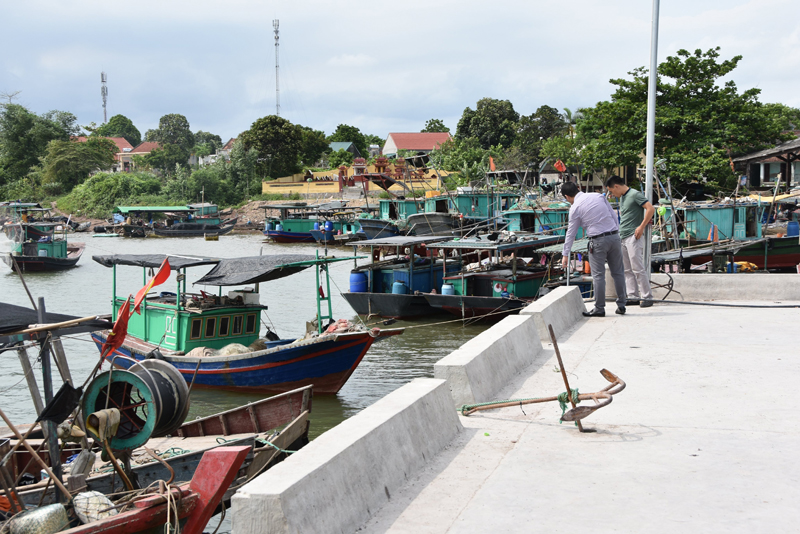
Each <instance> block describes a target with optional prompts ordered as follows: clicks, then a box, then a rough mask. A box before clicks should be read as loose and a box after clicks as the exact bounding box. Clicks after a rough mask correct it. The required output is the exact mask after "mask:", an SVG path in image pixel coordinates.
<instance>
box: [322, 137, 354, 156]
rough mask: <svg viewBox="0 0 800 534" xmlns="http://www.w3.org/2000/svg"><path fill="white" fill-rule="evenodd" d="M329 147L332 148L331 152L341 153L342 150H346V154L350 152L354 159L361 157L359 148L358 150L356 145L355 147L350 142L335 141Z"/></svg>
mask: <svg viewBox="0 0 800 534" xmlns="http://www.w3.org/2000/svg"><path fill="white" fill-rule="evenodd" d="M328 146H329V147H331V152H339V151H340V150H344V151H346V152H350V153H351V154H352V155H353V157H354V158H360V157H361V152H359V150H358V148H356V145H354V144H353V143H351V142H350V141H345V142H340V141H334V142H333V143H330V144H329V145H328Z"/></svg>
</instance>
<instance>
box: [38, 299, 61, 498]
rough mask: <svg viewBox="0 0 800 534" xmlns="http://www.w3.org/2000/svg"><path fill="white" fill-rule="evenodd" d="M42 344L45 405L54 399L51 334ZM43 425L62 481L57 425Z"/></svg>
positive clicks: (41, 309) (43, 316) (43, 319)
mask: <svg viewBox="0 0 800 534" xmlns="http://www.w3.org/2000/svg"><path fill="white" fill-rule="evenodd" d="M37 312H38V316H39V324H45V323H47V311H46V308H45V305H44V297H39V306H38V309H37ZM39 343H40V344H41V346H42V353H41V354H42V383H43V386H44V402H45V406H47V404H49V403H50V401H51V400H53V374H52V371H51V368H50V346H49V345H50V335H48V336H47V337H46V338H45V340H44V341H40V342H39ZM42 427H43V428H46V429H47V453H48V456H49V457H50V465H51V466H52V468H53V473H54V474H55V476H56V477H57V480H56V482H57V483H60V482H61V448H60V447H59V445H58V434H57V433H56V425H55V423H53V422H52V421H42Z"/></svg>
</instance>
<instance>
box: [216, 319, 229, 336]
mask: <svg viewBox="0 0 800 534" xmlns="http://www.w3.org/2000/svg"><path fill="white" fill-rule="evenodd" d="M230 328H231V318H230V317H220V318H219V335H220V336H227V335H228V333H229V332H228V331H229V330H230Z"/></svg>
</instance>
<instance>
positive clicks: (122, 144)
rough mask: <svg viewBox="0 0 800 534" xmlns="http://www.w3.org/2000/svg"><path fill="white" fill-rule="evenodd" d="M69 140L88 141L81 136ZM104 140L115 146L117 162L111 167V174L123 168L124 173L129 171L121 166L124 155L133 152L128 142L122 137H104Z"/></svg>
mask: <svg viewBox="0 0 800 534" xmlns="http://www.w3.org/2000/svg"><path fill="white" fill-rule="evenodd" d="M70 139H71V140H72V141H75V142H76V143H85V142H86V141H88V140H89V138H88V137H86V136H83V135H81V136H78V137H71V138H70ZM106 139H111V140H112V141H114V144H115V145H117V155H116V156H115V157H116V160H117V162H116V163H115V164H114V165H113V167H112V168H111V169H110V171H111V172H119V171H120V170H122V169H123V168H124V169H125V170H126V171H127V170H129V169H127V168H125V165H124V164H123V157H124V156H125V155H126V154H129V153H130V152H131V151H132V150H133V145H131V144H130V143H129V142H128V140H127V139H125V138H124V137H106Z"/></svg>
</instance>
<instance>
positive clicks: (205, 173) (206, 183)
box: [188, 166, 231, 204]
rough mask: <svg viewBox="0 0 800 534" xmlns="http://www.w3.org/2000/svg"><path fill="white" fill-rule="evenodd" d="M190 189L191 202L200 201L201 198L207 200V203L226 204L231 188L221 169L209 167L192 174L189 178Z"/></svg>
mask: <svg viewBox="0 0 800 534" xmlns="http://www.w3.org/2000/svg"><path fill="white" fill-rule="evenodd" d="M188 189H189V199H190V200H197V201H199V200H200V199H201V198H205V200H206V202H215V203H217V204H226V203H228V200H229V199H228V196H229V194H230V190H231V187H230V184H229V183H228V181H227V180H225V178H224V176H223V175H222V174H221V173H220V172H219V169H217V168H214V167H213V166H207V167H203V168H201V169H197V170H195V171H193V172H192V175H191V176H190V177H189V183H188Z"/></svg>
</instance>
